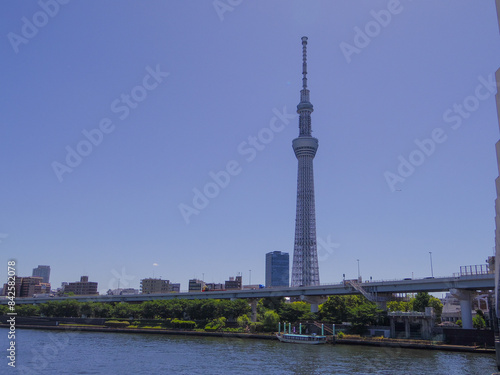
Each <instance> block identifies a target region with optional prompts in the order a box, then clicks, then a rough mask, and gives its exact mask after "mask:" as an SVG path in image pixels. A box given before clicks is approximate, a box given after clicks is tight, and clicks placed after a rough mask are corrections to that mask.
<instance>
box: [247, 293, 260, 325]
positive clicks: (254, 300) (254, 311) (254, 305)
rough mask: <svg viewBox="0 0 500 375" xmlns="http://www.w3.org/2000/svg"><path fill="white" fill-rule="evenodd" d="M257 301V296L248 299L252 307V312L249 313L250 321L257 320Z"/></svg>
mask: <svg viewBox="0 0 500 375" xmlns="http://www.w3.org/2000/svg"><path fill="white" fill-rule="evenodd" d="M258 301H259V299H258V298H250V299H249V303H250V307H251V308H252V313H251V315H250V320H251V321H252V322H256V321H257V302H258Z"/></svg>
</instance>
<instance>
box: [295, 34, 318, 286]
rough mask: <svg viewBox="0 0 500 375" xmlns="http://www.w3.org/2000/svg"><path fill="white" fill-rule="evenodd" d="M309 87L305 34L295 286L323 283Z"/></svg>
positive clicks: (297, 152)
mask: <svg viewBox="0 0 500 375" xmlns="http://www.w3.org/2000/svg"><path fill="white" fill-rule="evenodd" d="M312 111H313V105H312V104H311V102H310V101H309V90H308V89H307V37H305V36H304V37H302V90H301V91H300V103H299V104H298V105H297V113H298V114H299V136H298V137H297V138H295V139H294V140H293V143H292V146H293V151H294V152H295V156H296V157H297V160H298V164H299V167H298V173H297V212H296V217H295V243H294V249H293V267H292V286H300V285H319V267H318V251H317V245H316V209H315V203H314V174H313V159H314V156H315V155H316V150H317V149H318V140H317V139H316V138H314V137H312V135H311V133H312V129H311V113H312Z"/></svg>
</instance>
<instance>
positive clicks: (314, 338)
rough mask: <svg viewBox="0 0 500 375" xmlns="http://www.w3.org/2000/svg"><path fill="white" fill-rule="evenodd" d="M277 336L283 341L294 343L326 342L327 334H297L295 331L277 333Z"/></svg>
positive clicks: (313, 343)
mask: <svg viewBox="0 0 500 375" xmlns="http://www.w3.org/2000/svg"><path fill="white" fill-rule="evenodd" d="M276 337H277V338H278V340H280V341H281V342H289V343H294V344H309V345H317V344H326V336H319V335H316V334H315V333H313V334H312V335H297V334H295V333H281V332H280V333H277V334H276Z"/></svg>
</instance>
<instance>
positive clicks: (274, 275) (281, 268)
mask: <svg viewBox="0 0 500 375" xmlns="http://www.w3.org/2000/svg"><path fill="white" fill-rule="evenodd" d="M273 286H290V257H289V255H288V253H283V252H281V251H272V252H270V253H267V254H266V288H269V287H273Z"/></svg>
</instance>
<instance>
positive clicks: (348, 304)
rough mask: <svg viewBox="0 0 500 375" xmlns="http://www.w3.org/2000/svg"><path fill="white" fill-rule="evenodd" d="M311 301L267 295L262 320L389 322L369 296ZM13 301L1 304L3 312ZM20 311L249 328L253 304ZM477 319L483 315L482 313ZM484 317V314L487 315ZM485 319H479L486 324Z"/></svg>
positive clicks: (22, 311)
mask: <svg viewBox="0 0 500 375" xmlns="http://www.w3.org/2000/svg"><path fill="white" fill-rule="evenodd" d="M427 306H430V307H433V308H434V310H435V312H436V314H437V316H438V317H439V316H440V315H441V313H442V309H443V305H442V303H441V302H440V301H439V300H438V299H437V298H434V297H432V296H430V295H429V294H428V293H426V292H422V293H417V294H416V295H415V297H414V298H411V299H410V300H409V301H406V302H403V301H391V302H388V303H387V308H388V311H425V307H427ZM310 307H311V306H310V304H308V303H306V302H302V301H297V302H292V303H286V302H285V299H284V298H281V297H276V298H263V299H261V300H260V301H259V302H258V304H257V321H258V323H257V325H258V326H261V327H262V329H264V330H269V331H273V330H276V329H277V326H278V322H280V321H282V322H292V323H295V322H298V321H305V320H321V321H323V322H327V323H334V324H341V323H343V322H350V323H351V324H352V326H353V328H354V330H356V331H363V329H364V327H365V326H367V325H375V324H384V325H387V324H388V320H387V313H386V312H384V311H382V310H381V309H379V308H378V307H377V305H376V304H374V303H372V302H370V301H368V300H367V299H366V298H365V297H363V296H357V295H353V296H331V297H329V298H328V300H327V301H326V302H325V303H323V304H322V305H320V306H319V311H318V312H317V313H311V309H310ZM6 312H7V306H0V314H2V313H6ZM16 312H17V314H18V316H48V317H80V316H82V315H84V316H86V317H95V318H106V319H111V318H112V319H128V318H132V319H134V320H136V319H164V320H165V319H180V320H183V319H190V320H193V321H198V322H205V324H207V325H208V326H209V329H218V328H220V327H223V326H224V325H225V322H226V320H228V321H233V322H234V321H237V323H238V325H239V326H240V327H242V328H243V327H246V328H248V327H249V326H251V325H252V324H254V325H255V323H251V322H250V318H249V316H250V314H251V309H250V306H249V304H248V302H247V301H246V300H243V299H240V300H234V301H231V300H214V299H206V300H183V299H178V300H156V301H147V302H143V303H141V304H128V303H100V302H77V301H74V300H64V301H50V302H47V303H43V304H39V305H17V306H16ZM476 320H479V318H478V319H476ZM483 320H484V318H483ZM481 325H482V322H479V321H478V322H477V326H478V327H479V326H481Z"/></svg>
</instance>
